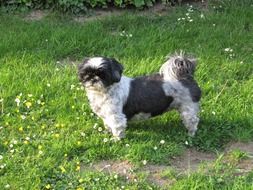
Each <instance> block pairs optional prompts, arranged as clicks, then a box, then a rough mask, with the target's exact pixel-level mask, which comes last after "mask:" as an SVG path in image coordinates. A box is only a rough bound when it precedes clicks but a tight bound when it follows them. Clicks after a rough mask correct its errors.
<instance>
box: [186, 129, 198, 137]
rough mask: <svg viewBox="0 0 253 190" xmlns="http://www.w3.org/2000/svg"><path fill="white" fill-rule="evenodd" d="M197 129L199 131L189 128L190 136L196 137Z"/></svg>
mask: <svg viewBox="0 0 253 190" xmlns="http://www.w3.org/2000/svg"><path fill="white" fill-rule="evenodd" d="M196 131H197V130H189V131H188V136H190V137H194V136H195V134H196Z"/></svg>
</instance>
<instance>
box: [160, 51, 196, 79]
mask: <svg viewBox="0 0 253 190" xmlns="http://www.w3.org/2000/svg"><path fill="white" fill-rule="evenodd" d="M196 65H197V62H196V59H195V58H193V57H189V56H185V55H184V54H183V53H182V52H181V53H180V54H175V55H171V56H169V57H167V60H166V62H165V63H164V64H163V65H162V67H161V68H160V74H163V75H164V76H166V77H169V76H171V77H173V78H176V79H180V78H188V77H193V75H194V71H195V68H196Z"/></svg>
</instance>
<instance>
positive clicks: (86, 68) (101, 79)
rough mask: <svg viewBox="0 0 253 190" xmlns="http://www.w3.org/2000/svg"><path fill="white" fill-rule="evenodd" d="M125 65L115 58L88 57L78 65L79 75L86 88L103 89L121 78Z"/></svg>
mask: <svg viewBox="0 0 253 190" xmlns="http://www.w3.org/2000/svg"><path fill="white" fill-rule="evenodd" d="M122 72H123V66H122V65H121V64H120V63H119V62H118V61H117V60H116V59H114V58H106V57H92V58H86V59H85V60H84V61H83V63H82V64H80V65H79V66H78V76H79V80H80V82H82V83H83V85H84V87H85V88H95V89H98V90H99V89H102V88H107V87H109V86H111V85H112V84H114V83H117V82H119V81H120V79H121V75H122Z"/></svg>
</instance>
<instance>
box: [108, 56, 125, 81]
mask: <svg viewBox="0 0 253 190" xmlns="http://www.w3.org/2000/svg"><path fill="white" fill-rule="evenodd" d="M111 66H112V80H113V82H119V81H120V79H121V75H122V72H123V70H124V67H123V65H121V64H120V63H119V62H118V61H117V60H116V59H114V58H112V59H111Z"/></svg>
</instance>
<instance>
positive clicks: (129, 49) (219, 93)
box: [0, 0, 253, 189]
mask: <svg viewBox="0 0 253 190" xmlns="http://www.w3.org/2000/svg"><path fill="white" fill-rule="evenodd" d="M219 5H222V7H219ZM252 6H253V5H252V3H250V0H244V1H240V3H233V2H230V1H224V2H222V1H220V3H219V4H217V3H216V4H215V7H216V8H213V7H212V6H210V8H209V9H208V10H202V9H200V8H198V7H197V6H194V7H193V12H191V13H190V17H191V18H192V19H193V22H189V21H182V20H181V21H178V18H182V17H185V18H186V16H185V14H186V13H187V12H188V8H189V7H187V6H183V7H178V8H174V9H173V10H170V11H168V14H165V15H163V16H159V15H152V14H150V16H141V15H140V14H134V13H125V14H123V15H122V16H114V17H106V18H105V19H102V20H94V21H89V22H84V23H82V24H81V23H76V22H75V21H73V19H72V18H71V17H69V16H62V15H57V14H51V15H49V16H47V17H46V18H44V19H42V20H40V21H24V20H23V19H22V18H21V16H20V15H7V14H4V13H0V20H1V21H0V99H1V102H0V110H1V112H0V113H1V115H0V127H1V128H0V155H2V157H3V158H2V159H1V160H0V166H1V165H2V166H4V168H3V169H0V189H4V188H8V185H9V186H10V187H9V189H45V188H52V189H53V188H54V189H78V188H81V187H83V188H84V189H117V188H118V189H120V188H121V186H125V189H152V188H153V189H160V187H157V186H155V185H154V184H151V183H150V182H148V181H147V180H146V179H145V178H142V177H140V179H139V180H137V182H129V181H127V180H125V179H123V178H121V177H118V178H115V177H114V174H111V175H109V174H103V173H101V172H95V171H94V172H86V171H82V170H81V171H79V170H78V166H80V165H81V166H82V165H86V164H89V163H91V162H96V161H99V160H105V159H112V160H129V161H130V162H132V163H134V164H135V165H136V166H140V167H141V165H142V161H143V160H147V161H148V163H156V164H165V165H166V164H167V165H169V164H170V162H171V158H172V157H174V156H177V155H180V154H181V153H182V152H183V150H184V149H185V148H186V146H185V141H188V143H189V144H188V146H190V147H194V148H197V149H201V150H204V151H217V150H222V148H223V147H224V146H225V145H226V144H227V143H228V142H230V141H235V140H241V141H250V140H252V139H253V117H252V115H253V101H252V98H253V93H252V89H253V73H252V71H253V69H252V68H253V66H252V64H253V62H252V60H253V59H252V58H253V40H252V39H253V33H252V30H253V24H252V20H253V12H252ZM217 7H218V8H217ZM201 13H203V15H204V18H201V17H200V15H201ZM122 31H126V33H127V34H132V37H126V36H121V35H120V33H121V32H122ZM225 48H232V49H233V52H232V53H233V54H234V55H233V56H232V57H230V56H229V54H230V53H229V52H226V51H225ZM176 50H185V51H186V52H189V53H193V54H194V55H196V56H197V58H198V59H199V65H198V69H197V72H196V79H197V81H198V82H199V85H200V86H201V88H202V91H203V98H202V100H201V107H202V112H201V114H200V118H201V122H200V125H199V130H198V132H197V135H196V137H194V138H189V137H188V136H187V131H186V130H185V128H184V127H183V125H182V124H181V122H180V118H179V116H178V114H177V113H176V112H170V113H167V114H165V115H163V116H161V117H156V118H154V119H151V120H147V121H144V122H136V123H130V124H129V127H128V129H127V133H126V138H125V139H124V140H122V141H120V142H116V143H115V142H112V141H110V140H109V139H110V137H111V135H110V134H106V133H104V132H103V131H104V128H103V124H102V122H101V120H100V119H98V118H97V117H96V116H95V115H94V114H93V113H92V112H91V110H90V108H89V105H88V102H87V99H86V97H85V93H84V91H83V90H82V89H81V85H80V84H79V82H78V79H77V72H76V68H75V67H74V66H73V65H71V64H68V63H66V64H59V61H60V62H62V60H64V59H66V58H70V59H73V60H82V58H83V57H85V56H94V55H104V56H112V57H115V58H117V59H118V60H119V61H120V62H121V63H123V64H124V67H125V71H124V74H125V75H128V76H138V75H143V74H149V73H152V72H157V71H158V70H159V67H160V66H161V64H162V63H163V61H164V58H165V56H166V55H167V54H169V53H173V52H175V51H176ZM73 85H74V86H73ZM21 94H22V95H21ZM16 98H18V99H20V105H19V106H17V103H16V102H15V99H16ZM29 105H30V108H27V106H29ZM22 118H23V119H22ZM100 128H102V131H100ZM106 140H108V141H107V142H104V141H106ZM161 140H165V144H160V141H161ZM155 146H157V147H158V149H157V150H154V147H155ZM221 163H222V162H221ZM5 164H6V165H5ZM228 168H229V169H228V170H225V169H224V170H215V171H213V172H212V173H211V174H212V175H211V174H210V173H204V172H202V173H193V174H191V175H190V176H183V177H180V178H176V182H175V183H174V185H173V186H172V189H252V188H253V187H252V177H253V173H252V172H251V173H249V174H247V175H245V176H236V175H227V174H231V173H229V172H231V171H232V170H231V168H230V167H228ZM222 171H225V174H224V173H222ZM223 174H224V175H223ZM81 178H82V180H80V179H81ZM6 185H7V186H6Z"/></svg>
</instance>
